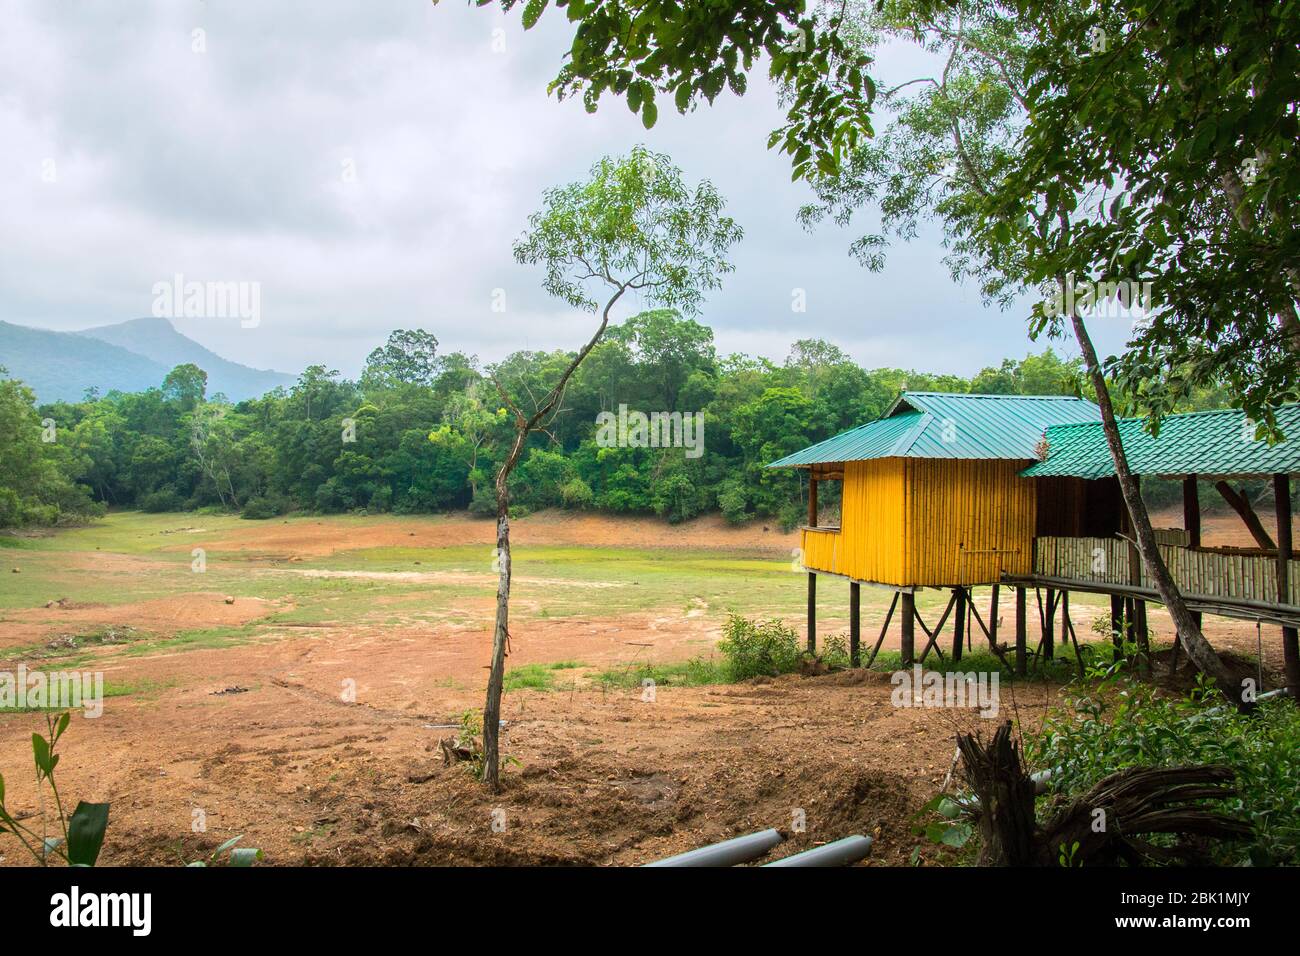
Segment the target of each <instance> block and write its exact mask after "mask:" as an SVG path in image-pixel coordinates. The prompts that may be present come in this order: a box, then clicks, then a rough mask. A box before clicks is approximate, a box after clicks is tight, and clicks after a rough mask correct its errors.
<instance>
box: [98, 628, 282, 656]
mask: <svg viewBox="0 0 1300 956" xmlns="http://www.w3.org/2000/svg"><path fill="white" fill-rule="evenodd" d="M260 629H261V626H260V625H259V624H255V623H254V624H245V625H244V626H242V627H210V628H200V629H198V630H193V631H181V632H180V633H179V634H177V635H176V636H175V637H167V638H163V639H161V640H156V641H139V642H137V643H135V644H130V645H128V646H126V647H124V648H123V649H122V654H123V655H124V656H126V657H141V656H143V655H145V654H153V653H157V652H158V651H197V650H210V649H212V648H218V647H234V646H235V645H237V644H243V643H246V642H247V641H249V640H251V639H252V638H253V637H254V636H255V635H256V634H257V632H258V630H260Z"/></svg>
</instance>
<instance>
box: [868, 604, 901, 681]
mask: <svg viewBox="0 0 1300 956" xmlns="http://www.w3.org/2000/svg"><path fill="white" fill-rule="evenodd" d="M896 607H898V592H897V591H895V592H894V600H892V601H890V602H889V613H887V614H886V615H885V623H884V626H883V627H881V629H880V637H878V638H876V646H875V647H873V648H872V649H871V656H870V657H868V658H867V667H870V666H871V665H872V664H873V663H874V662H875V660H876V655H877V654H879V653H880V647H881V645H882V644H884V643H885V635H886V634H888V633H889V622H890V621H891V620H892V619H893V617H894V608H896Z"/></svg>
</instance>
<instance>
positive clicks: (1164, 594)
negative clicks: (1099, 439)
mask: <svg viewBox="0 0 1300 956" xmlns="http://www.w3.org/2000/svg"><path fill="white" fill-rule="evenodd" d="M1070 323H1071V325H1072V326H1073V327H1074V337H1075V338H1076V339H1077V340H1078V342H1079V348H1080V350H1081V351H1082V352H1083V360H1084V363H1085V364H1086V365H1087V368H1088V377H1089V378H1090V379H1091V380H1092V385H1093V388H1094V389H1095V390H1096V392H1097V406H1098V407H1099V408H1100V409H1101V426H1102V429H1103V431H1105V433H1106V444H1107V445H1108V446H1109V447H1110V457H1111V460H1112V461H1113V462H1114V463H1115V474H1116V476H1118V478H1119V487H1120V491H1121V492H1122V494H1123V496H1124V504H1125V506H1126V507H1127V508H1128V513H1129V517H1130V518H1131V519H1132V522H1133V530H1134V533H1135V535H1136V537H1137V547H1138V553H1139V554H1141V555H1142V562H1143V564H1144V565H1145V566H1146V570H1147V574H1148V575H1149V576H1150V578H1151V583H1152V584H1153V585H1155V589H1156V592H1157V593H1158V594H1159V595H1160V600H1161V602H1162V603H1163V604H1164V606H1165V607H1166V608H1167V609H1168V611H1169V616H1170V617H1172V618H1173V619H1174V627H1175V628H1176V629H1177V633H1178V635H1179V637H1180V638H1181V639H1182V645H1183V648H1184V650H1186V651H1187V656H1188V658H1190V659H1191V661H1192V663H1194V664H1195V665H1196V666H1197V667H1198V668H1200V669H1201V671H1203V672H1204V673H1206V674H1209V675H1210V677H1212V678H1213V679H1214V681H1215V683H1216V684H1217V685H1218V687H1219V689H1220V690H1221V691H1222V692H1223V694H1224V696H1225V697H1227V698H1228V699H1229V700H1231V701H1232V702H1233V703H1234V704H1236V705H1237V706H1241V705H1242V701H1241V698H1240V695H1239V694H1238V693H1237V692H1236V690H1237V689H1236V688H1235V687H1234V686H1233V683H1232V677H1231V675H1230V674H1229V673H1228V669H1227V668H1226V667H1224V666H1223V661H1221V660H1219V655H1218V654H1216V653H1215V652H1214V648H1213V647H1211V646H1210V642H1209V641H1207V640H1206V639H1205V635H1204V634H1202V633H1201V629H1200V627H1199V626H1197V623H1196V618H1195V617H1194V616H1193V615H1192V612H1191V611H1189V610H1188V609H1187V604H1186V603H1185V602H1184V601H1183V596H1182V594H1181V593H1180V592H1179V590H1178V586H1177V585H1176V584H1174V579H1173V577H1172V576H1171V575H1170V574H1169V568H1168V567H1166V566H1165V562H1164V558H1162V557H1161V556H1160V549H1159V548H1158V547H1157V546H1156V535H1155V532H1154V531H1153V530H1152V529H1151V516H1150V515H1149V514H1148V513H1147V507H1146V502H1144V501H1143V500H1142V490H1141V488H1140V487H1139V486H1138V482H1137V479H1136V478H1135V477H1134V475H1133V472H1132V471H1130V470H1129V466H1128V457H1127V456H1126V455H1125V453H1124V445H1123V443H1122V442H1121V441H1120V434H1119V425H1118V424H1117V423H1116V421H1115V407H1114V406H1113V405H1112V404H1111V400H1110V391H1109V389H1108V388H1107V387H1106V377H1105V376H1104V375H1103V374H1102V371H1101V365H1100V363H1099V362H1098V361H1097V350H1096V349H1095V348H1094V347H1093V344H1092V338H1091V337H1090V336H1089V335H1088V328H1087V326H1086V325H1084V323H1083V319H1082V318H1081V317H1080V316H1079V313H1078V310H1077V309H1072V310H1071V311H1070Z"/></svg>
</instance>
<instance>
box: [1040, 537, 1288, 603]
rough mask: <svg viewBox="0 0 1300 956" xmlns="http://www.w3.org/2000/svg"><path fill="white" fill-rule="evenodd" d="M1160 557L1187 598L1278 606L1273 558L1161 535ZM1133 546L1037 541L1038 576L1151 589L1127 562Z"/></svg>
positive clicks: (1119, 542) (1075, 540) (1121, 542)
mask: <svg viewBox="0 0 1300 956" xmlns="http://www.w3.org/2000/svg"><path fill="white" fill-rule="evenodd" d="M1159 537H1160V536H1158V547H1159V548H1160V554H1161V556H1162V557H1164V559H1165V564H1166V565H1168V567H1169V573H1170V574H1171V575H1173V578H1174V582H1175V583H1176V584H1177V585H1178V587H1179V589H1180V590H1181V591H1184V592H1185V593H1187V594H1203V595H1210V596H1213V597H1230V598H1239V599H1241V600H1246V601H1267V602H1269V603H1276V602H1277V558H1276V557H1270V556H1268V555H1262V554H1252V553H1249V552H1233V551H1228V550H1219V551H1207V550H1202V549H1195V550H1193V549H1190V548H1186V547H1181V546H1180V545H1179V544H1177V543H1174V542H1173V541H1171V540H1170V539H1172V538H1173V537H1174V536H1173V535H1172V534H1170V535H1164V536H1163V537H1165V538H1166V540H1164V541H1159ZM1131 551H1132V547H1131V545H1129V543H1128V542H1127V541H1124V540H1122V539H1119V538H1039V539H1038V555H1037V558H1036V560H1035V566H1034V571H1035V573H1036V574H1041V575H1045V576H1048V577H1059V578H1072V579H1074V580H1078V581H1090V582H1094V583H1098V584H1133V583H1136V584H1139V585H1140V586H1141V587H1146V588H1149V587H1151V586H1152V585H1151V580H1150V578H1149V577H1148V576H1147V574H1146V570H1145V569H1144V568H1140V567H1139V568H1137V575H1136V579H1135V577H1134V575H1133V566H1132V564H1131ZM1290 568H1291V570H1290V572H1289V573H1288V575H1287V578H1288V580H1287V584H1288V587H1289V590H1290V599H1289V600H1288V601H1287V603H1288V604H1293V605H1296V606H1300V559H1294V558H1293V559H1292V561H1291V565H1290Z"/></svg>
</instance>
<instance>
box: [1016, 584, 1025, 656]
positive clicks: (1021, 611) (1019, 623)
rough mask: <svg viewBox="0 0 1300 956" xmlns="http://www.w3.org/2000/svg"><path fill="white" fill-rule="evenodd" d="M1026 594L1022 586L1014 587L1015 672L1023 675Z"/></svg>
mask: <svg viewBox="0 0 1300 956" xmlns="http://www.w3.org/2000/svg"><path fill="white" fill-rule="evenodd" d="M1025 611H1026V595H1025V589H1024V588H1019V587H1018V588H1016V674H1017V675H1018V676H1020V677H1024V676H1025V674H1026V673H1028V662H1027V661H1026V654H1025V651H1026V650H1027V647H1026V645H1027V643H1028V634H1027V628H1026V624H1027V623H1028V622H1027V621H1026V620H1025Z"/></svg>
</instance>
